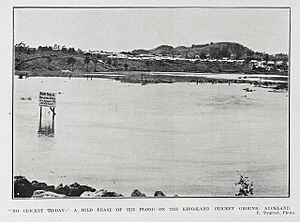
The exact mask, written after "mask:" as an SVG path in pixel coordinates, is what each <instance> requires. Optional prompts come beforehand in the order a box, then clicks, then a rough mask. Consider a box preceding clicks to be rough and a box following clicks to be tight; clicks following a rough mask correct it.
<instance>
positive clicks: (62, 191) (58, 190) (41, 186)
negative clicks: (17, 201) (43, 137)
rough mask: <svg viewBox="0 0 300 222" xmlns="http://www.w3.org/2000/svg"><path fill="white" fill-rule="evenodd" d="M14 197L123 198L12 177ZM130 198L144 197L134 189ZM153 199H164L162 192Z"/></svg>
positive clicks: (114, 193)
mask: <svg viewBox="0 0 300 222" xmlns="http://www.w3.org/2000/svg"><path fill="white" fill-rule="evenodd" d="M14 197H15V198H24V197H25V198H70V197H80V198H105V197H124V196H123V195H122V194H120V193H116V192H113V191H107V190H105V189H100V190H96V189H95V188H93V187H90V186H87V185H80V184H78V183H76V182H75V183H73V184H70V185H63V184H59V185H58V186H57V187H55V186H54V185H47V184H46V183H44V182H38V181H36V180H33V181H32V182H30V181H28V180H27V179H26V177H24V176H15V177H14ZM131 197H146V195H145V194H143V193H142V192H141V191H139V190H137V189H135V190H134V191H133V192H132V193H131ZM154 197H165V194H164V193H163V192H162V191H156V192H155V193H154Z"/></svg>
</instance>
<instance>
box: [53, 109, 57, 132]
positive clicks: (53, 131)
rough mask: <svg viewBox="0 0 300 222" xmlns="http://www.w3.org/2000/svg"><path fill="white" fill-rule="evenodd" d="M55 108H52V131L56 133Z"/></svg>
mask: <svg viewBox="0 0 300 222" xmlns="http://www.w3.org/2000/svg"><path fill="white" fill-rule="evenodd" d="M55 114H56V113H55V108H53V110H52V132H53V133H54V117H55Z"/></svg>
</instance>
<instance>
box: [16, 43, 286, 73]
mask: <svg viewBox="0 0 300 222" xmlns="http://www.w3.org/2000/svg"><path fill="white" fill-rule="evenodd" d="M151 56H152V57H151ZM153 56H156V57H157V58H153ZM224 57H227V58H229V59H235V61H237V60H240V59H243V61H244V62H241V63H238V62H231V63H230V62H219V61H216V60H217V59H222V58H224ZM251 59H257V60H274V61H277V60H280V61H284V62H285V64H286V63H287V61H288V57H287V55H285V54H282V53H280V54H277V55H268V54H265V53H260V52H254V51H253V50H251V49H249V48H247V47H245V46H243V45H241V44H239V43H234V42H218V43H210V44H202V45H192V46H190V47H187V46H178V47H173V46H169V45H161V46H158V47H157V48H154V49H150V50H147V49H136V50H133V51H131V52H122V53H118V54H114V53H112V52H104V53H99V51H98V52H83V51H81V50H80V49H78V50H75V49H74V48H65V47H62V48H58V49H57V48H54V47H51V46H39V47H38V48H30V47H29V46H26V45H25V44H24V43H20V44H17V45H16V46H15V69H16V70H17V71H37V72H40V71H46V72H56V73H57V72H63V71H64V70H67V71H70V72H102V71H105V72H110V71H156V72H160V71H163V72H204V73H207V72H212V73H223V72H230V73H233V72H238V73H241V72H244V73H245V72H247V73H249V72H256V73H257V72H258V71H259V72H262V73H274V72H275V73H276V72H278V71H277V69H276V68H275V67H274V68H273V69H272V70H269V71H267V70H261V69H260V70H252V67H253V66H251V64H250V63H249V61H250V60H251ZM208 60H209V61H208ZM232 61H233V60H232ZM280 72H282V74H286V73H287V65H285V66H284V67H283V68H282V71H280Z"/></svg>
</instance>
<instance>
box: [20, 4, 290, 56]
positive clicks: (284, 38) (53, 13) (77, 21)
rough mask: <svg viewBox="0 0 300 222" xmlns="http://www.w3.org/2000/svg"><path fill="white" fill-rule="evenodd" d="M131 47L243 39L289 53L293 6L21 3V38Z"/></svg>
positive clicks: (30, 42)
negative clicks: (49, 5) (24, 6)
mask: <svg viewBox="0 0 300 222" xmlns="http://www.w3.org/2000/svg"><path fill="white" fill-rule="evenodd" d="M21 41H24V42H25V43H26V44H28V45H30V46H33V47H37V46H39V45H54V44H55V43H57V44H59V45H66V46H67V47H75V48H81V49H83V50H89V49H90V50H94V49H99V50H107V51H123V50H124V51H131V50H133V49H139V48H143V49H151V48H155V47H157V46H159V45H162V44H167V45H171V46H174V47H176V46H180V45H184V46H191V45H192V44H205V43H209V42H219V41H230V42H239V43H241V44H243V45H244V46H247V47H249V48H251V49H253V50H255V51H261V52H264V51H265V52H268V53H279V52H283V53H287V52H288V41H289V11H288V9H224V8H223V9H216V8H214V9H211V8H206V9H205V8H193V9H191V8H189V9H188V8H185V9H161V8H160V9H157V8H156V9H15V43H19V42H21Z"/></svg>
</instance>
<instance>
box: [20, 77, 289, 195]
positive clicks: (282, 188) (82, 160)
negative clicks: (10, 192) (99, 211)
mask: <svg viewBox="0 0 300 222" xmlns="http://www.w3.org/2000/svg"><path fill="white" fill-rule="evenodd" d="M14 88H15V92H14V174H15V175H24V176H26V177H27V178H28V179H29V180H38V181H44V182H46V183H48V184H55V185H58V184H59V183H64V184H66V183H67V184H70V183H73V182H75V181H76V182H78V183H80V184H88V185H90V186H93V187H95V188H97V189H101V188H106V189H108V190H112V191H116V192H119V193H122V194H123V195H125V196H129V195H130V193H131V192H132V191H133V189H136V188H137V189H139V190H141V191H142V192H143V193H145V194H146V195H152V196H153V193H154V192H155V191H156V190H162V191H163V192H164V193H165V194H166V195H174V194H177V195H179V196H234V194H235V193H236V187H234V183H235V182H237V181H238V179H239V175H238V173H237V171H238V172H240V173H243V174H245V175H246V176H249V178H250V180H251V181H253V182H254V194H255V195H257V196H287V194H288V145H287V144H288V94H287V93H285V92H283V93H271V92H268V89H266V88H259V87H253V86H252V85H248V84H231V85H228V84H208V83H207V84H199V85H196V84H195V83H173V84H148V85H146V86H142V85H140V84H130V83H120V82H117V81H114V80H105V79H93V80H86V79H83V78H78V79H76V78H74V79H68V78H38V77H36V78H29V79H24V80H19V79H17V78H16V79H15V86H14ZM244 88H250V89H252V90H253V92H246V91H245V90H243V89H244ZM41 90H44V91H50V92H56V93H57V107H56V113H57V115H56V117H55V135H54V137H46V136H38V133H37V131H38V126H39V106H38V95H39V91H41ZM254 90H255V91H254ZM29 97H30V98H31V100H28V99H24V100H21V99H20V98H29ZM43 115H44V118H45V121H47V118H49V119H50V110H49V113H48V110H47V111H46V109H45V111H44V113H43Z"/></svg>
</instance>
